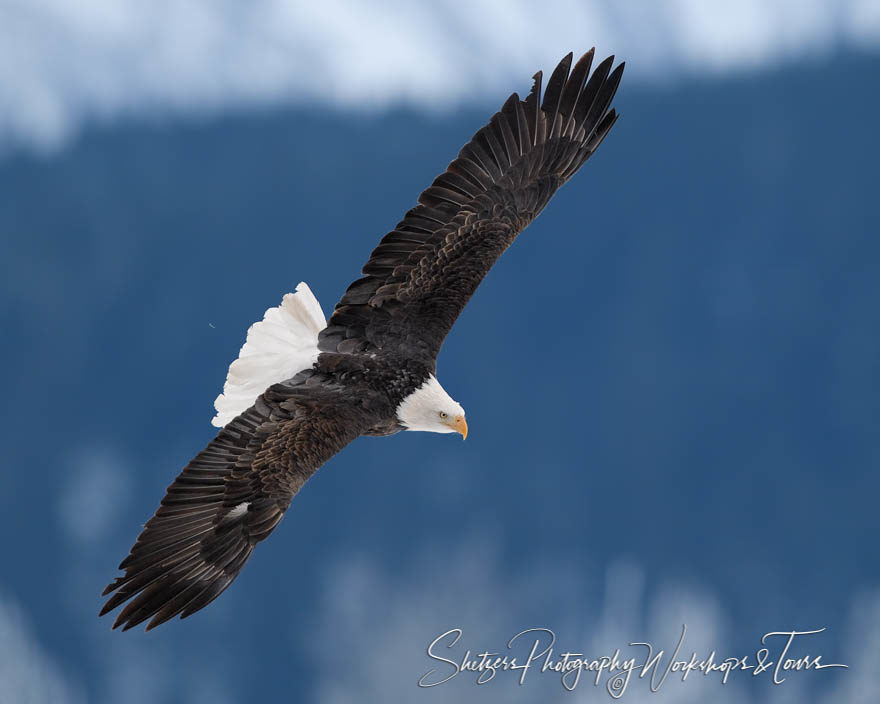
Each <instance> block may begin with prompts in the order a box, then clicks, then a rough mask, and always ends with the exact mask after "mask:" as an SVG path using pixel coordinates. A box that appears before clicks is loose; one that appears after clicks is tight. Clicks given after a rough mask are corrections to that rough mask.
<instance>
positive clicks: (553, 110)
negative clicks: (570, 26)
mask: <svg viewBox="0 0 880 704" xmlns="http://www.w3.org/2000/svg"><path fill="white" fill-rule="evenodd" d="M573 57H574V54H573V53H572V52H569V53H568V54H567V55H566V56H564V57H563V58H562V61H560V62H559V64H558V65H557V66H556V68H555V69H554V70H553V73H552V74H550V80H549V81H547V90H545V91H544V102H543V103H542V105H541V111H542V112H543V113H544V114H545V115H546V119H547V138H548V139H552V138H553V137H558V136H559V132H560V131H561V124H562V120H561V118H560V116H559V104H560V100H561V99H562V89H563V87H564V86H565V82H566V80H568V70H569V69H570V68H571V60H572V58H573Z"/></svg>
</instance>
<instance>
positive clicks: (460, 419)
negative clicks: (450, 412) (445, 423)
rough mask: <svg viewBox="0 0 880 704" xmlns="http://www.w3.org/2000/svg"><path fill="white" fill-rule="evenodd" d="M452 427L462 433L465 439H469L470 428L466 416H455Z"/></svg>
mask: <svg viewBox="0 0 880 704" xmlns="http://www.w3.org/2000/svg"><path fill="white" fill-rule="evenodd" d="M452 428H453V430H455V432H456V433H461V437H462V439H463V440H467V433H468V428H467V422H466V421H465V419H464V416H455V418H454V419H453V421H452Z"/></svg>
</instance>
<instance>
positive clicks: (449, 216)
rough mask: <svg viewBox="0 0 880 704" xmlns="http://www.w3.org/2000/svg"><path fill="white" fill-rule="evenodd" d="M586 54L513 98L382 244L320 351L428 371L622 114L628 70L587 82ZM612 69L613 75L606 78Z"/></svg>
mask: <svg viewBox="0 0 880 704" xmlns="http://www.w3.org/2000/svg"><path fill="white" fill-rule="evenodd" d="M592 60H593V51H592V50H590V51H589V52H588V53H587V54H585V55H584V56H583V57H581V59H580V60H579V61H578V62H577V64H576V65H575V67H574V70H572V72H571V75H569V68H570V67H571V61H572V55H571V54H569V55H568V56H566V57H565V58H564V59H563V60H562V61H561V62H560V64H559V66H557V67H556V70H555V71H553V74H552V75H551V76H550V80H549V82H548V84H547V90H546V92H545V94H544V96H543V102H542V100H541V73H540V72H538V73H537V74H535V83H534V86H533V87H532V91H531V93H529V96H528V97H527V98H526V99H525V100H520V99H519V96H517V94H516V93H514V94H513V95H512V96H510V98H509V99H508V100H507V102H506V103H505V104H504V106H503V107H502V108H501V112H499V113H496V114H495V115H494V116H493V117H492V119H491V120H490V121H489V124H488V125H486V126H485V127H483V128H482V129H480V130H479V131H478V132H477V133H476V134H475V135H474V137H473V139H471V141H470V142H469V143H468V144H466V145H465V146H464V148H463V149H462V150H461V152H460V153H459V155H458V158H457V159H456V160H455V161H453V162H452V163H451V164H450V165H449V167H448V168H447V169H446V171H445V172H444V173H442V174H440V176H438V177H437V178H436V179H435V180H434V183H433V184H432V185H431V187H430V188H428V189H427V190H426V191H424V192H423V193H422V195H421V196H420V197H419V205H417V206H416V207H415V208H413V209H412V210H410V211H409V212H408V213H407V214H406V216H405V217H404V219H403V220H402V221H401V222H400V223H399V224H398V225H397V227H396V228H395V229H394V230H393V231H392V232H389V233H388V234H387V235H385V237H384V238H383V239H382V241H381V243H380V244H379V246H378V247H376V249H375V250H374V251H373V253H372V255H370V259H369V261H368V262H367V264H366V266H364V269H363V273H364V274H365V276H364V277H363V278H362V279H359V280H357V281H355V282H354V283H353V284H351V286H349V288H348V290H347V291H346V292H345V295H344V296H343V297H342V299H341V300H340V301H339V303H338V304H337V305H336V309H335V310H334V311H333V315H332V316H331V318H330V321H329V323H328V325H327V328H326V329H325V330H324V331H323V332H322V333H321V335H320V338H319V347H320V348H321V349H322V350H324V351H326V352H370V351H373V350H383V351H385V352H390V353H394V354H401V355H403V356H405V357H407V358H412V359H418V360H421V361H424V362H426V363H431V364H433V362H434V360H435V359H436V356H437V353H438V352H439V351H440V346H441V345H442V343H443V340H444V338H445V337H446V335H447V333H448V332H449V330H450V329H451V328H452V325H453V323H455V320H456V318H457V317H458V315H459V314H460V313H461V310H462V309H463V308H464V306H465V305H466V304H467V302H468V300H469V299H470V297H471V296H472V295H473V293H474V291H475V290H476V288H477V286H479V284H480V282H481V281H482V280H483V277H485V275H486V274H487V273H488V271H489V269H490V268H491V267H492V265H493V264H494V263H495V261H496V260H497V259H498V257H499V256H500V255H501V253H502V252H503V251H504V250H505V249H506V248H507V247H508V246H510V244H511V243H512V242H513V240H514V239H515V238H516V236H517V235H518V234H519V233H520V232H521V231H522V229H523V228H524V227H525V226H526V225H528V224H529V223H530V222H531V221H532V220H533V219H534V218H535V216H537V215H538V213H539V212H540V211H541V209H542V208H543V207H544V206H545V205H547V202H548V201H549V200H550V198H551V197H552V196H553V194H554V193H555V192H556V190H557V189H558V188H559V187H560V186H561V185H562V184H563V183H565V182H566V181H567V180H568V179H569V178H571V176H572V175H573V174H574V173H575V172H576V171H577V170H578V169H579V168H580V167H581V165H583V163H584V162H585V161H586V160H587V159H588V158H589V157H590V156H591V155H592V154H593V152H594V151H595V150H596V148H597V147H598V146H599V144H600V143H601V142H602V140H603V139H604V138H605V136H606V135H607V134H608V132H609V130H610V129H611V127H612V125H613V124H614V121H615V120H616V119H617V115H616V113H615V111H614V110H613V109H612V108H611V100H612V98H613V97H614V93H615V91H616V90H617V86H618V83H619V82H620V77H621V75H622V73H623V67H624V65H623V64H620V65H619V66H618V67H617V68H616V69H615V70H614V71H613V72H610V69H611V65H612V64H613V62H614V57H613V56H612V57H609V58H607V59H605V61H603V62H602V63H601V64H599V66H598V67H597V68H596V70H595V71H594V72H593V74H592V76H591V77H590V78H589V80H588V78H587V76H588V74H589V73H590V66H591V64H592ZM609 72H610V73H609Z"/></svg>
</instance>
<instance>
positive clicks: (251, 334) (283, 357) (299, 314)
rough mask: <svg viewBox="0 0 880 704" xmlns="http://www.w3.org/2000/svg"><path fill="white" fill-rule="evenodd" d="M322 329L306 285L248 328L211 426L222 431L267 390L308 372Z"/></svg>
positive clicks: (323, 323) (321, 319) (216, 403)
mask: <svg viewBox="0 0 880 704" xmlns="http://www.w3.org/2000/svg"><path fill="white" fill-rule="evenodd" d="M326 326H327V322H326V321H325V319H324V311H322V310H321V305H320V304H319V303H318V300H317V299H316V298H315V296H314V294H313V293H312V291H311V289H309V287H308V286H306V284H305V283H300V284H299V285H298V286H297V287H296V293H288V294H286V295H285V296H284V298H283V299H282V300H281V305H280V306H276V307H275V308H270V309H269V310H267V311H266V314H265V315H264V316H263V319H262V320H261V321H260V322H257V323H254V324H253V325H251V326H250V328H249V329H248V332H247V339H246V340H245V343H244V345H243V346H242V348H241V351H240V352H239V353H238V359H236V360H235V361H234V362H233V363H232V364H230V365H229V372H228V373H227V375H226V383H225V384H224V385H223V393H222V394H220V395H219V396H218V397H217V400H216V401H214V408H215V409H217V415H216V416H214V419H213V420H212V421H211V423H212V424H213V425H216V426H217V427H218V428H222V427H223V426H224V425H226V424H227V423H228V422H229V421H231V420H232V419H233V418H235V417H236V416H237V415H238V414H240V413H242V412H243V411H245V410H247V409H248V408H250V407H251V406H252V405H253V404H254V401H256V400H257V397H258V396H259V395H260V394H261V393H263V392H264V391H265V390H266V389H267V388H269V387H270V386H272V384H277V383H278V382H280V381H284V380H285V379H289V378H290V377H292V376H294V375H295V374H296V373H297V372H300V371H302V370H303V369H308V368H309V367H311V366H312V365H313V364H314V363H315V360H316V359H317V358H318V333H319V332H321V330H323V329H324V328H325V327H326Z"/></svg>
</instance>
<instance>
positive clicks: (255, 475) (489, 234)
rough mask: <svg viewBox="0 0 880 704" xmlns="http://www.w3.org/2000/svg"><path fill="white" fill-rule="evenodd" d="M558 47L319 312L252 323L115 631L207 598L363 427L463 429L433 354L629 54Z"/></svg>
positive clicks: (584, 130)
mask: <svg viewBox="0 0 880 704" xmlns="http://www.w3.org/2000/svg"><path fill="white" fill-rule="evenodd" d="M593 53H594V52H593V50H590V51H589V52H588V53H586V54H585V55H584V56H582V57H581V58H580V60H579V61H578V62H577V63H576V64H575V66H574V69H571V64H572V54H569V55H568V56H566V57H565V58H564V59H562V61H561V62H560V63H559V65H558V66H557V67H556V69H555V70H554V71H553V74H552V75H551V76H550V79H549V81H548V82H547V88H546V90H545V91H544V94H543V98H542V95H541V92H542V91H541V78H542V76H541V72H540V71H539V72H538V73H536V74H535V76H534V85H533V86H532V89H531V92H530V93H529V95H528V97H526V99H525V100H520V98H519V96H518V95H517V94H516V93H514V94H513V95H511V96H510V98H508V100H507V102H505V103H504V106H503V107H502V108H501V111H500V112H497V113H495V115H493V116H492V119H491V120H489V124H488V125H486V126H485V127H483V128H482V129H480V130H478V131H477V133H476V134H475V135H474V136H473V138H472V139H471V140H470V142H468V143H467V144H466V145H465V146H464V148H463V149H462V150H461V152H459V154H458V157H457V158H456V159H455V160H454V161H453V162H452V163H451V164H449V166H448V167H447V169H446V171H444V172H443V173H442V174H440V175H439V176H438V177H437V178H436V179H434V182H433V183H432V184H431V186H430V187H429V188H428V189H427V190H425V191H424V192H423V193H422V194H421V196H419V201H418V205H416V206H415V207H414V208H413V209H412V210H410V211H409V212H408V213H407V214H406V215H405V216H404V218H403V220H401V222H400V223H399V224H398V225H397V227H395V228H394V230H392V231H391V232H389V233H388V234H387V235H385V237H383V238H382V241H381V242H380V243H379V245H378V246H377V247H376V249H374V250H373V253H372V254H371V255H370V258H369V260H368V261H367V263H366V265H365V266H364V268H363V272H362V273H363V278H360V279H358V280H357V281H355V282H354V283H352V284H351V285H350V286H349V287H348V290H346V292H345V294H344V295H343V296H342V298H341V300H340V301H339V303H337V304H336V308H335V309H334V310H333V315H331V316H330V320H329V321H325V320H324V315H323V313H322V311H321V307H320V305H318V302H317V300H315V297H314V296H313V295H312V293H311V291H310V290H309V288H308V287H307V286H306V285H305V284H300V285H299V286H298V287H297V289H296V293H292V294H287V295H286V296H284V299H283V300H282V302H281V305H280V306H278V307H276V308H271V309H269V310H268V311H267V312H266V315H265V317H264V319H263V320H262V321H261V322H258V323H255V324H254V325H252V326H251V328H250V330H249V331H248V335H247V341H246V342H245V344H244V346H243V347H242V348H241V353H240V355H239V358H238V359H236V360H235V361H234V362H233V363H232V365H231V366H230V367H229V374H228V376H227V379H226V384H225V386H224V389H223V393H222V394H221V395H220V396H219V397H218V398H217V400H216V402H215V407H216V409H217V416H216V417H215V418H214V420H213V423H214V425H217V426H219V427H220V428H221V430H220V431H219V432H218V433H217V437H216V438H214V439H213V440H212V441H211V442H210V443H209V444H208V446H207V447H206V448H205V449H204V450H202V451H201V452H200V453H199V454H198V455H196V456H195V457H194V458H193V460H192V461H191V462H190V463H189V464H188V465H187V466H186V467H185V468H184V469H183V471H182V472H181V473H180V474H179V476H178V477H177V479H175V480H174V482H173V483H172V484H171V486H169V487H168V490H167V492H166V494H165V497H164V498H163V499H162V502H161V505H160V506H159V509H158V510H157V511H156V513H155V515H154V516H153V517H152V518H151V519H150V520H149V521H148V522H147V524H146V525H145V526H144V529H143V531H142V532H141V534H140V536H138V539H137V542H136V543H135V544H134V547H132V549H131V552H130V554H129V555H128V557H126V558H125V560H123V561H122V564H120V565H119V569H120V570H124V572H125V574H123V575H122V576H120V577H118V578H117V579H116V580H115V581H114V582H113V583H111V584H110V585H108V586H107V588H106V589H105V590H104V594H103V595H104V596H107V595H111V594H112V596H110V598H109V599H108V600H107V602H106V604H105V605H104V608H103V609H102V611H101V615H102V616H103V615H104V614H105V613H107V612H108V611H111V610H113V609H115V608H116V607H117V606H119V605H120V604H122V603H124V602H128V603H127V604H126V606H125V608H124V609H123V610H122V611H121V612H120V614H119V616H118V618H117V619H116V621H115V623H114V624H113V627H114V628H116V627H117V626H123V630H127V629H129V628H132V627H133V626H136V625H138V624H140V623H142V622H143V621H146V620H147V619H150V622H149V624H148V625H147V630H149V629H151V628H153V627H155V626H158V625H159V624H161V623H164V622H165V621H168V620H169V619H171V618H173V617H175V616H177V615H180V616H181V618H184V617H186V616H189V615H190V614H193V613H195V612H196V611H198V610H199V609H201V608H203V607H204V606H206V605H207V604H208V603H210V602H211V601H213V600H214V599H216V598H217V597H218V596H219V595H220V594H221V593H222V592H223V590H225V589H226V587H228V586H229V585H230V584H231V583H232V580H234V579H235V577H236V576H237V575H238V573H239V572H240V571H241V568H242V567H243V566H244V563H245V562H247V559H248V558H249V557H250V555H251V553H252V552H253V550H254V547H255V546H256V545H257V543H259V542H260V541H261V540H264V539H265V538H266V537H268V535H269V534H270V533H271V532H272V530H273V529H274V528H275V526H277V525H278V523H279V522H280V521H281V518H282V517H283V516H284V512H285V511H286V510H287V508H288V506H290V501H291V499H293V497H294V495H295V494H296V492H298V491H299V490H300V488H301V487H302V485H303V484H305V482H306V480H307V479H308V478H309V477H311V476H312V474H314V473H315V471H317V469H318V468H319V467H320V466H321V465H323V464H324V463H325V462H326V461H327V460H329V459H330V458H331V457H332V456H333V455H335V454H336V453H337V452H339V451H340V450H341V449H342V448H343V447H345V446H346V445H347V444H348V443H350V442H351V441H352V440H354V439H355V438H356V437H358V436H359V435H392V434H393V433H397V432H399V431H401V430H425V431H430V432H435V433H460V434H461V435H462V436H467V432H468V427H467V422H466V421H465V413H464V409H463V408H462V407H461V405H459V404H458V403H457V402H456V401H454V400H453V399H452V398H451V397H450V396H449V394H447V393H446V391H445V390H444V389H443V387H442V386H441V385H440V382H439V381H437V379H436V377H435V376H434V375H435V371H436V359H437V354H438V353H439V352H440V347H441V346H442V344H443V340H444V338H445V337H446V335H447V334H448V333H449V330H450V329H451V328H452V325H453V323H455V320H456V318H457V317H458V315H459V314H460V313H461V311H462V309H463V308H464V306H465V305H466V304H467V302H468V300H469V299H470V297H471V296H472V295H473V293H474V291H475V290H476V288H477V286H479V285H480V282H481V281H482V280H483V277H485V276H486V274H487V273H488V271H489V269H490V268H491V267H492V265H493V264H494V263H495V261H496V260H497V259H498V257H499V256H500V255H501V253H502V252H504V250H505V249H507V248H508V247H509V246H510V245H511V244H512V243H513V241H514V240H515V239H516V236H517V235H518V234H519V233H520V232H521V231H522V230H523V229H524V228H525V227H526V226H527V225H528V224H529V223H530V222H531V221H532V220H533V219H534V218H535V217H536V216H537V215H538V213H540V212H541V209H542V208H543V207H544V206H545V205H547V203H548V202H549V200H550V198H551V197H552V196H553V194H554V193H555V192H556V190H557V189H558V188H559V187H560V186H562V184H564V183H565V182H566V181H568V179H570V178H571V177H572V176H573V175H574V173H575V172H576V171H577V170H578V169H579V168H580V167H581V166H582V165H583V163H584V162H585V161H586V160H587V159H589V158H590V156H592V154H593V153H594V152H595V151H596V149H597V148H598V146H599V144H601V142H602V140H603V139H605V136H606V135H607V134H608V132H609V131H610V130H611V127H612V126H613V125H614V122H615V120H616V119H617V114H616V113H615V111H614V109H613V108H611V101H612V99H613V98H614V94H615V92H616V90H617V86H618V83H619V82H620V78H621V76H622V74H623V67H624V64H622V63H621V64H620V65H618V66H617V68H615V69H614V70H613V71H612V70H611V67H612V64H613V63H614V57H613V56H611V57H608V58H607V59H605V60H604V61H602V63H600V64H599V65H598V66H597V67H596V69H595V71H593V72H592V75H591V74H590V68H591V65H592V62H593Z"/></svg>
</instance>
